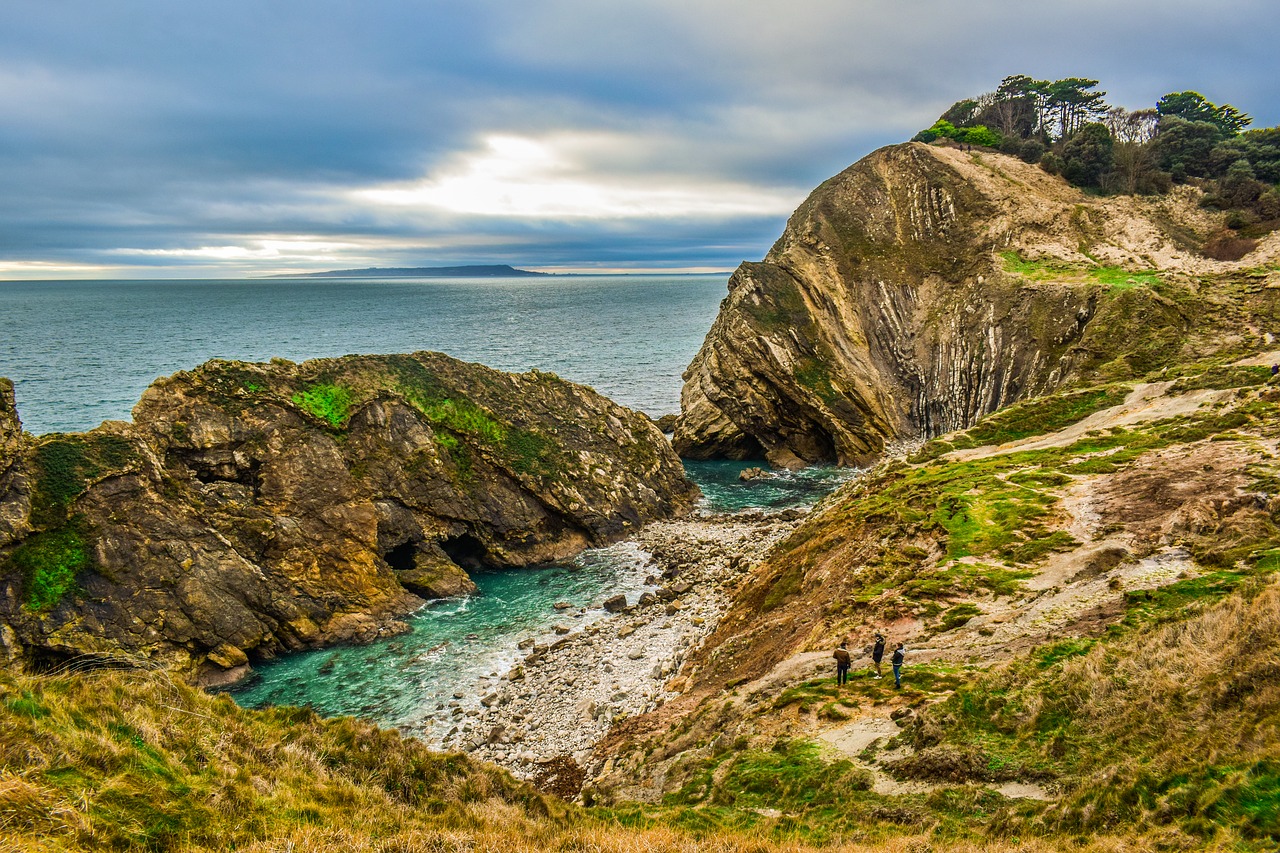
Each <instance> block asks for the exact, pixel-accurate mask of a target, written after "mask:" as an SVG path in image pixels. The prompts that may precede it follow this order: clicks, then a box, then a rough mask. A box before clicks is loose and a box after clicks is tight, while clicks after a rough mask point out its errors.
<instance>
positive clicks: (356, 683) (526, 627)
mask: <svg viewBox="0 0 1280 853" xmlns="http://www.w3.org/2000/svg"><path fill="white" fill-rule="evenodd" d="M647 563H648V555H647V554H645V553H644V552H642V551H640V550H639V549H638V548H636V547H635V546H634V545H630V544H625V543H624V544H620V545H615V546H613V547H610V548H602V549H595V550H592V551H587V552H585V553H583V554H581V555H580V556H579V557H577V558H576V559H574V560H571V561H568V562H565V563H561V564H558V565H554V566H548V567H545V568H539V569H523V570H514V571H502V572H496V571H495V572H477V573H475V575H474V576H473V577H474V579H475V582H476V586H477V587H479V591H478V592H477V593H476V594H474V595H471V596H468V597H466V598H461V599H448V600H444V601H435V602H431V603H430V604H428V605H427V606H426V607H424V608H423V609H422V610H420V611H419V612H418V613H416V614H414V615H413V616H412V617H410V618H409V619H408V620H407V621H408V622H409V624H410V626H411V629H412V630H411V631H410V632H409V633H408V634H402V635H400V636H397V637H391V638H388V639H385V640H380V641H378V642H376V643H373V644H371V645H367V646H343V647H338V648H332V649H321V650H317V651H313V652H301V653H297V654H292V655H289V656H287V657H284V658H282V659H279V660H276V661H271V662H268V663H264V664H259V665H256V666H255V669H256V670H257V673H258V676H257V678H256V679H255V680H254V681H253V682H252V683H250V684H248V685H246V686H244V687H242V688H240V689H238V690H235V691H233V693H232V695H233V696H234V697H235V698H236V701H238V702H240V703H241V704H243V705H249V706H252V707H260V706H262V705H266V704H275V705H310V706H311V707H314V708H315V709H316V710H317V711H319V712H321V713H323V714H326V715H339V714H351V715H354V716H359V717H364V718H365V719H369V720H373V721H375V722H377V723H379V724H380V725H383V726H394V727H397V728H400V729H401V730H403V731H406V732H411V733H414V734H417V735H420V736H422V737H424V738H425V739H427V740H430V741H433V742H434V741H438V740H439V738H440V737H441V736H442V735H443V734H445V732H447V731H448V728H449V726H450V725H451V723H450V722H449V720H450V718H449V717H448V716H447V714H446V711H447V710H448V709H447V707H446V708H445V709H439V708H438V706H440V705H447V703H448V702H450V701H452V700H453V698H454V694H455V693H462V694H463V697H462V699H461V701H462V704H463V705H464V707H478V705H479V700H480V697H482V696H484V695H485V694H486V693H488V692H489V689H490V688H491V687H492V686H496V684H497V683H498V677H499V676H500V675H502V674H503V673H505V672H506V671H507V670H508V669H509V668H510V667H511V665H512V664H513V663H515V662H516V660H517V659H518V657H521V656H523V655H524V654H525V652H521V651H519V650H518V649H517V648H516V646H517V644H518V643H519V642H520V640H522V639H524V638H526V637H540V638H546V637H547V636H550V635H551V632H552V626H553V625H556V624H560V625H564V626H566V627H569V628H571V629H576V628H579V627H581V626H583V625H586V624H589V623H590V622H592V621H594V620H595V619H599V618H603V617H605V615H606V614H605V612H604V610H603V609H602V607H601V604H602V603H603V602H604V599H605V598H607V597H609V596H612V595H616V594H618V593H624V594H626V595H627V598H628V599H629V600H631V601H635V599H636V598H637V597H638V596H639V594H640V592H641V591H642V590H644V589H647V588H648V587H646V586H645V585H644V579H645V577H646V576H647V575H648V574H649V572H651V571H653V569H652V567H649V566H648V565H647ZM560 602H566V603H568V604H570V605H572V606H571V607H570V608H569V609H566V610H563V611H560V610H556V609H555V605H556V604H557V603H560Z"/></svg>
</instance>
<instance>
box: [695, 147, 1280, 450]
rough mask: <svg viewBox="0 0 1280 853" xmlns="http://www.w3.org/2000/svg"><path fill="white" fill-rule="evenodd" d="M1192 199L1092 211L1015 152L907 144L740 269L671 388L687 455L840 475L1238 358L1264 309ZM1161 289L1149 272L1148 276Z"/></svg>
mask: <svg viewBox="0 0 1280 853" xmlns="http://www.w3.org/2000/svg"><path fill="white" fill-rule="evenodd" d="M1197 192H1198V191H1197V190H1195V189H1194V188H1190V187H1184V188H1182V189H1180V190H1179V191H1177V192H1175V193H1172V194H1170V195H1168V196H1163V197H1154V198H1144V197H1138V196H1121V197H1098V196H1090V195H1087V194H1085V193H1083V192H1082V191H1080V190H1078V189H1076V188H1074V187H1072V186H1070V185H1068V184H1067V183H1066V182H1065V181H1063V180H1062V179H1060V178H1057V177H1054V176H1051V175H1049V174H1046V173H1045V172H1044V171H1043V170H1041V169H1040V168H1038V167H1036V166H1032V165H1029V164H1027V163H1024V162H1022V161H1021V160H1019V159H1018V158H1016V157H1011V156H1007V155H1003V154H998V153H995V152H993V151H962V150H960V149H959V148H955V147H939V146H929V145H924V144H921V143H906V144H902V145H894V146H890V147H888V148H883V149H881V150H879V151H876V152H874V153H872V154H871V155H869V156H867V157H866V158H864V159H862V160H860V161H859V162H858V163H855V164H854V165H853V166H850V167H849V168H848V169H846V170H845V171H844V172H841V173H840V174H839V175H837V176H835V177H833V178H831V179H830V180H828V181H827V182H825V183H824V184H822V185H821V186H820V187H818V188H817V189H816V190H815V191H814V192H813V194H812V195H810V197H809V198H808V199H807V200H806V201H805V202H804V203H803V204H802V205H801V206H800V207H799V208H798V209H797V210H796V212H795V213H794V214H793V215H792V217H791V220H790V221H789V222H788V224H787V227H786V230H785V232H784V233H783V235H782V237H781V238H780V239H779V240H778V241H777V243H775V244H774V246H773V248H772V249H770V251H769V253H768V255H767V256H766V257H765V258H764V260H763V261H762V262H760V263H744V264H743V265H742V266H741V267H740V268H739V269H738V270H737V272H735V273H734V275H733V277H732V278H731V279H730V281H729V295H728V298H727V299H726V300H725V302H724V304H723V305H722V307H721V311H720V314H719V316H718V317H717V318H716V321H715V324H714V325H713V327H712V329H711V330H710V332H709V333H708V335H707V338H706V341H705V343H704V344H703V346H702V349H701V351H700V352H699V353H698V355H697V357H696V358H695V359H694V361H693V363H692V364H691V365H690V366H689V369H688V370H687V371H686V373H685V386H684V390H683V392H682V400H681V408H682V412H681V416H680V420H679V423H678V425H677V427H676V431H675V439H674V443H675V447H676V450H677V452H679V453H680V454H681V455H682V456H685V457H690V458H714V457H727V458H733V459H751V458H767V459H768V460H769V461H770V462H772V463H773V464H775V465H780V466H796V465H804V464H813V463H836V464H842V465H847V464H856V463H860V462H865V461H867V460H870V459H872V458H875V457H876V456H877V455H878V454H879V453H880V452H881V450H882V448H883V445H884V442H886V441H889V440H892V439H894V438H897V437H904V438H909V437H921V438H930V437H933V436H936V435H941V434H943V433H947V432H950V431H952V430H957V429H963V428H965V427H968V426H971V425H973V423H974V422H975V421H976V420H977V419H978V418H980V417H981V416H983V415H985V414H988V413H990V412H994V411H996V410H997V409H1000V408H1001V407H1003V406H1007V405H1009V404H1010V403H1014V402H1016V401H1018V400H1022V399H1027V398H1031V397H1035V396H1037V395H1041V394H1045V393H1050V392H1053V391H1055V390H1058V389H1060V388H1064V387H1068V386H1070V385H1073V384H1079V383H1081V382H1096V381H1105V380H1111V379H1125V378H1131V377H1134V376H1141V375H1143V374H1145V373H1147V372H1149V371H1151V370H1152V369H1158V368H1161V367H1164V366H1167V365H1170V364H1177V363H1179V362H1180V361H1183V360H1186V359H1189V358H1195V357H1204V356H1206V355H1209V354H1211V353H1213V352H1224V351H1228V350H1231V349H1233V348H1237V349H1238V348H1239V345H1240V343H1241V342H1242V341H1244V340H1247V339H1251V338H1255V337H1256V336H1257V335H1259V334H1261V333H1262V332H1264V331H1268V330H1269V331H1271V332H1272V333H1275V331H1276V330H1275V329H1274V328H1269V327H1266V326H1265V323H1260V322H1259V321H1260V317H1261V316H1262V315H1265V311H1266V307H1267V305H1268V303H1267V301H1266V299H1265V298H1264V299H1262V300H1261V304H1259V303H1258V302H1257V301H1255V300H1251V299H1250V298H1249V296H1248V295H1247V294H1244V295H1242V294H1239V293H1237V294H1234V295H1233V296H1232V298H1231V299H1221V298H1219V297H1220V293H1219V292H1218V291H1219V288H1217V287H1216V285H1214V284H1212V283H1209V284H1208V286H1205V284H1206V279H1213V278H1215V277H1217V276H1221V275H1231V274H1233V273H1235V274H1238V273H1239V272H1240V271H1242V270H1246V269H1251V268H1255V269H1256V268H1263V269H1265V267H1266V265H1267V264H1269V263H1270V264H1274V263H1275V261H1276V259H1277V258H1280V233H1272V234H1271V235H1270V236H1269V237H1268V238H1267V239H1265V240H1264V241H1262V242H1261V243H1260V244H1259V245H1258V246H1257V247H1256V248H1255V249H1254V250H1253V251H1252V252H1251V253H1250V254H1249V255H1247V256H1246V257H1245V258H1244V259H1242V260H1241V261H1238V262H1230V263H1228V262H1222V261H1214V260H1210V259H1208V258H1206V257H1204V256H1203V255H1201V254H1199V253H1198V251H1197V249H1198V248H1199V246H1200V245H1201V244H1203V243H1204V242H1205V241H1207V240H1209V239H1210V238H1211V237H1212V236H1213V235H1215V234H1218V233H1220V232H1221V229H1222V225H1221V217H1220V215H1217V216H1215V215H1214V214H1213V213H1211V212H1209V211H1206V210H1203V209H1201V208H1200V207H1199V206H1198V204H1197V202H1198V200H1199V196H1198V195H1197ZM1157 274H1158V275H1157Z"/></svg>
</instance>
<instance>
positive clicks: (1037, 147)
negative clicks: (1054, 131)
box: [1018, 139, 1044, 163]
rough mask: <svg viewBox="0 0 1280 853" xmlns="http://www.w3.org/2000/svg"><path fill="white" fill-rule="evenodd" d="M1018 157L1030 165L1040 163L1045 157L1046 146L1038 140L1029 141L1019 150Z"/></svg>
mask: <svg viewBox="0 0 1280 853" xmlns="http://www.w3.org/2000/svg"><path fill="white" fill-rule="evenodd" d="M1018 156H1019V157H1021V158H1022V159H1023V160H1025V161H1026V162H1028V163H1039V162H1040V158H1041V157H1043V156H1044V144H1043V143H1041V142H1040V140H1038V139H1028V140H1027V141H1026V142H1024V143H1022V147H1021V148H1020V149H1018Z"/></svg>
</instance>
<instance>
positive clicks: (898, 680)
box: [893, 643, 906, 687]
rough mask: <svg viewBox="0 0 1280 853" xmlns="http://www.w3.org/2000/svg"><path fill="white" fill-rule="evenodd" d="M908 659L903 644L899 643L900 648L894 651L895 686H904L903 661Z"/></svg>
mask: <svg viewBox="0 0 1280 853" xmlns="http://www.w3.org/2000/svg"><path fill="white" fill-rule="evenodd" d="M904 657H906V649H904V648H903V647H902V643H898V647H897V648H896V649H894V650H893V686H894V687H901V686H902V659H903V658H904Z"/></svg>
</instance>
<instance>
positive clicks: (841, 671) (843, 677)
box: [832, 640, 853, 687]
mask: <svg viewBox="0 0 1280 853" xmlns="http://www.w3.org/2000/svg"><path fill="white" fill-rule="evenodd" d="M848 645H849V641H848V640H841V641H840V648H838V649H836V650H835V654H833V655H832V657H833V658H835V659H836V686H837V687H839V686H840V685H842V684H845V683H847V682H848V681H849V663H850V661H852V660H853V658H852V657H850V656H849V649H848V648H847V646H848Z"/></svg>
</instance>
